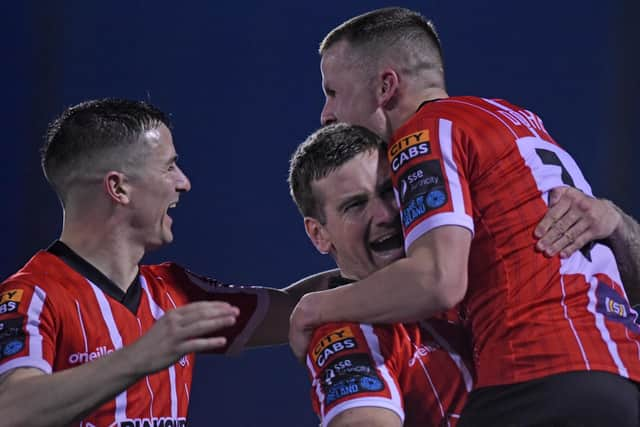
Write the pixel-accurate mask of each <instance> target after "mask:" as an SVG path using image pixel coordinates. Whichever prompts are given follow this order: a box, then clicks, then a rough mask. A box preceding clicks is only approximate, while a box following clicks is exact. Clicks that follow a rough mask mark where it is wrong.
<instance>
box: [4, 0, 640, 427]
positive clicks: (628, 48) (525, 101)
mask: <svg viewBox="0 0 640 427" xmlns="http://www.w3.org/2000/svg"><path fill="white" fill-rule="evenodd" d="M391 5H399V4H398V2H393V3H391V2H387V1H372V0H371V1H368V2H347V1H336V0H331V1H324V2H302V1H292V0H282V1H279V2H259V1H244V2H242V1H236V2H204V1H200V2H198V1H194V2H185V4H183V5H179V3H178V2H160V1H155V2H151V1H142V0H129V1H121V0H118V1H109V2H90V1H80V0H69V1H65V2H62V1H60V2H55V1H51V2H48V1H25V2H5V3H4V4H3V7H2V13H1V15H2V17H1V18H0V20H1V21H0V24H2V30H0V31H2V32H4V34H2V37H1V38H0V40H2V42H1V43H2V67H1V68H0V69H1V70H2V71H1V73H2V74H1V77H2V87H3V93H4V94H5V95H4V102H3V103H2V104H3V107H2V109H3V111H2V116H1V117H2V130H3V141H2V148H3V154H4V160H3V167H2V168H0V178H1V180H2V182H3V183H4V185H5V187H4V188H5V191H6V192H5V193H4V200H5V202H4V204H3V206H4V208H3V212H2V221H1V227H2V229H1V232H2V234H1V236H2V238H3V240H4V242H5V244H4V246H3V248H2V249H1V252H0V275H1V276H2V278H4V277H6V276H8V275H9V274H11V273H12V272H14V271H15V270H16V269H17V268H19V267H20V266H21V265H22V264H23V263H24V262H26V260H27V259H28V258H29V257H30V255H31V254H32V253H33V252H35V251H36V250H37V249H39V248H42V247H44V246H46V245H47V244H48V243H49V242H51V241H52V240H53V239H54V238H56V236H57V235H58V233H59V231H60V228H61V221H62V216H61V213H60V208H59V206H58V202H57V200H56V198H55V196H54V195H53V193H52V192H51V191H50V190H49V189H48V187H47V186H46V183H45V180H44V178H43V177H42V174H41V172H40V169H39V163H38V147H39V145H40V143H41V141H42V134H43V132H44V129H45V127H46V124H47V122H48V121H49V120H51V119H52V118H54V117H55V115H56V114H58V113H59V112H61V111H62V109H63V108H65V107H66V106H69V105H71V104H75V103H77V102H79V101H82V100H85V99H89V98H99V97H107V96H118V97H129V98H137V99H145V100H150V101H151V102H153V103H154V104H156V105H158V106H159V107H160V108H162V109H163V110H165V111H168V112H170V113H171V114H172V116H173V120H174V124H175V130H174V138H175V143H176V148H177V150H178V152H179V153H180V158H181V165H182V167H183V169H184V170H185V171H186V173H187V174H188V175H189V176H190V178H191V181H192V184H193V190H192V191H191V193H189V194H188V195H187V196H186V197H184V198H182V200H181V202H180V206H179V209H178V210H177V211H176V212H175V213H173V214H172V216H173V217H174V219H175V225H174V233H175V235H176V239H175V242H174V243H173V244H172V245H171V246H170V247H167V248H165V249H163V250H161V251H159V252H157V253H153V254H151V255H150V256H149V257H148V259H147V260H146V261H147V262H156V261H160V260H164V259H173V260H175V261H178V262H180V263H182V264H184V265H186V266H188V267H189V268H191V269H192V270H195V271H198V272H200V273H203V274H207V275H210V276H213V277H216V278H218V279H220V280H223V281H228V282H233V283H247V284H264V285H270V286H275V287H282V286H285V285H286V284H288V283H290V282H292V281H294V280H296V279H298V278H299V277H301V276H304V275H307V274H309V273H312V272H315V271H317V270H320V269H325V268H328V267H331V266H332V263H331V260H330V259H328V258H327V257H324V258H323V257H322V256H320V255H319V254H317V253H316V252H315V251H314V249H313V248H312V246H311V244H310V243H309V242H308V241H307V237H306V236H305V234H304V231H303V228H302V221H301V219H300V218H299V216H298V213H297V211H296V209H295V206H294V204H293V202H292V201H291V200H290V198H289V195H288V189H287V185H286V176H287V166H288V159H289V156H290V155H291V153H292V152H293V150H294V148H295V147H296V145H297V144H298V143H300V142H301V141H302V140H303V139H304V138H305V136H306V135H307V134H309V133H310V132H311V131H312V130H314V129H315V128H316V127H317V126H318V124H319V112H320V109H321V107H322V103H323V95H322V91H321V85H320V82H321V78H320V72H319V57H318V55H317V53H316V51H317V46H318V43H319V42H320V40H321V39H322V38H323V36H324V35H325V33H326V32H327V31H328V30H329V29H331V28H333V27H334V26H335V25H337V24H339V23H340V22H342V21H343V20H345V19H347V18H349V17H351V16H353V15H355V14H358V13H362V12H364V11H367V10H370V9H374V8H378V7H383V6H391ZM400 5H402V6H406V7H409V8H413V9H417V10H420V11H421V12H422V13H423V14H425V15H427V16H430V17H432V18H433V19H434V20H435V22H436V24H437V25H438V27H439V30H440V35H441V37H442V41H443V44H444V52H445V60H446V66H447V80H448V89H449V92H450V94H456V95H481V96H488V97H499V98H506V99H508V100H510V101H511V102H514V103H517V104H521V105H523V106H527V107H529V108H530V109H532V110H534V111H537V112H538V113H539V114H540V115H541V116H542V118H543V120H544V121H545V125H546V127H547V129H548V130H549V131H550V132H551V134H552V135H553V136H555V138H556V140H557V141H558V142H559V143H560V144H561V145H563V146H565V147H566V148H567V149H568V150H569V151H570V152H571V153H572V154H573V155H574V157H575V158H576V159H577V161H578V163H579V164H580V165H581V166H582V168H583V170H584V172H585V174H586V176H587V177H588V178H589V179H590V180H591V183H592V186H593V189H594V191H595V193H596V194H597V195H599V196H604V197H608V198H611V199H613V200H614V201H615V202H617V203H618V204H619V205H621V206H622V207H623V208H624V209H626V210H627V211H629V212H630V213H632V214H633V215H635V216H636V217H638V216H640V202H639V201H638V196H640V192H639V191H638V188H637V187H636V184H637V179H638V177H639V176H640V174H639V173H638V171H637V170H636V169H635V168H634V166H633V163H634V159H635V156H636V154H637V153H638V148H637V144H635V142H637V139H638V136H637V135H636V134H635V133H634V130H635V127H634V125H635V121H637V120H638V118H639V117H640V108H639V107H638V104H637V102H636V100H637V99H639V97H640V85H639V77H638V76H640V63H639V59H638V42H639V39H640V37H639V33H640V32H639V30H638V26H637V24H636V23H635V19H636V18H637V17H638V16H640V13H639V12H640V2H638V1H637V0H615V1H610V2H598V1H582V2H576V1H571V2H562V1H559V0H554V1H551V0H541V1H535V2H523V1H519V2H516V1H503V0H501V1H492V2H475V1H467V2H451V1H449V2H447V1H444V0H437V1H404V2H403V3H402V4H400ZM190 425H191V426H195V427H199V426H214V425H215V426H231V427H233V426H314V425H317V420H316V418H315V416H314V415H313V413H312V411H311V405H310V403H309V384H308V381H307V378H306V374H305V373H304V371H303V369H302V368H301V367H300V366H298V365H297V364H296V363H295V361H294V359H293V357H292V356H291V354H290V352H289V349H288V348H286V347H281V348H272V349H262V350H255V351H251V352H247V353H245V354H244V355H242V356H239V357H236V358H231V359H225V358H222V357H215V356H208V357H201V358H200V359H199V364H198V366H197V369H196V380H195V383H194V386H193V392H192V404H191V422H190Z"/></svg>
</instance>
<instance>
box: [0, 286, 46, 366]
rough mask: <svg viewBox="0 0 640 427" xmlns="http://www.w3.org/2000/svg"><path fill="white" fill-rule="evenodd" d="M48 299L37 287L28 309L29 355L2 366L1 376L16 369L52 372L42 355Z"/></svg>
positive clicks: (26, 327)
mask: <svg viewBox="0 0 640 427" xmlns="http://www.w3.org/2000/svg"><path fill="white" fill-rule="evenodd" d="M46 298H47V293H46V292H45V291H44V290H43V289H42V288H40V287H39V286H35V288H34V290H33V296H32V297H31V303H30V304H29V308H28V309H27V324H26V326H25V329H26V332H27V335H28V336H29V355H27V356H22V357H16V358H15V359H13V360H11V361H9V362H6V363H3V364H2V365H0V374H3V373H5V372H8V371H10V370H12V369H15V368H36V369H40V370H41V371H43V372H44V373H46V374H50V373H51V372H52V369H51V365H50V364H49V362H48V361H46V360H45V359H44V355H43V353H42V334H40V316H41V315H42V307H44V301H45V299H46Z"/></svg>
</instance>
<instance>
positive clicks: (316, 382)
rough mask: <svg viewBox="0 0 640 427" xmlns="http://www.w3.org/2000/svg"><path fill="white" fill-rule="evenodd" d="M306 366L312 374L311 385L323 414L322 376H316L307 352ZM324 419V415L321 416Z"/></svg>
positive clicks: (316, 373)
mask: <svg viewBox="0 0 640 427" xmlns="http://www.w3.org/2000/svg"><path fill="white" fill-rule="evenodd" d="M307 368H309V371H311V374H312V375H313V384H312V386H313V387H315V389H316V395H318V402H320V414H321V415H324V393H323V392H322V378H318V372H317V371H316V370H315V368H314V367H313V362H312V361H311V357H310V356H309V355H308V354H307ZM323 420H324V417H323Z"/></svg>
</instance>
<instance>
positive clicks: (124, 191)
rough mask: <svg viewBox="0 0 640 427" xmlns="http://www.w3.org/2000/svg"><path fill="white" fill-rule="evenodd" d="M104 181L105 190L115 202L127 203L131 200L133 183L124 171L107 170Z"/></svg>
mask: <svg viewBox="0 0 640 427" xmlns="http://www.w3.org/2000/svg"><path fill="white" fill-rule="evenodd" d="M103 183H104V189H105V192H106V193H107V195H108V196H109V197H110V198H111V200H113V201H114V202H116V203H120V204H122V205H126V204H128V203H129V202H130V201H131V185H130V184H129V182H128V181H127V178H126V176H125V174H123V173H122V172H117V171H109V172H107V173H106V174H105V176H104V179H103Z"/></svg>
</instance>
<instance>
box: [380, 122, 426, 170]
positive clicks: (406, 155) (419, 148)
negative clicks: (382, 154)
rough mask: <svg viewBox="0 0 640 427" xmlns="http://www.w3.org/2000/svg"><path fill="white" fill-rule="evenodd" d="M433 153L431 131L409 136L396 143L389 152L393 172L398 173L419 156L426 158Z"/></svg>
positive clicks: (422, 131)
mask: <svg viewBox="0 0 640 427" xmlns="http://www.w3.org/2000/svg"><path fill="white" fill-rule="evenodd" d="M429 153H431V145H430V144H429V130H427V129H425V130H421V131H420V132H416V133H412V134H411V135H407V136H405V137H403V138H401V139H399V140H397V141H396V142H394V143H393V144H392V145H391V146H390V147H389V151H388V157H389V163H391V170H392V171H393V172H397V171H398V169H400V167H401V166H402V165H403V164H405V163H406V162H408V161H409V160H411V159H414V158H416V157H419V156H426V155H427V154H429Z"/></svg>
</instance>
